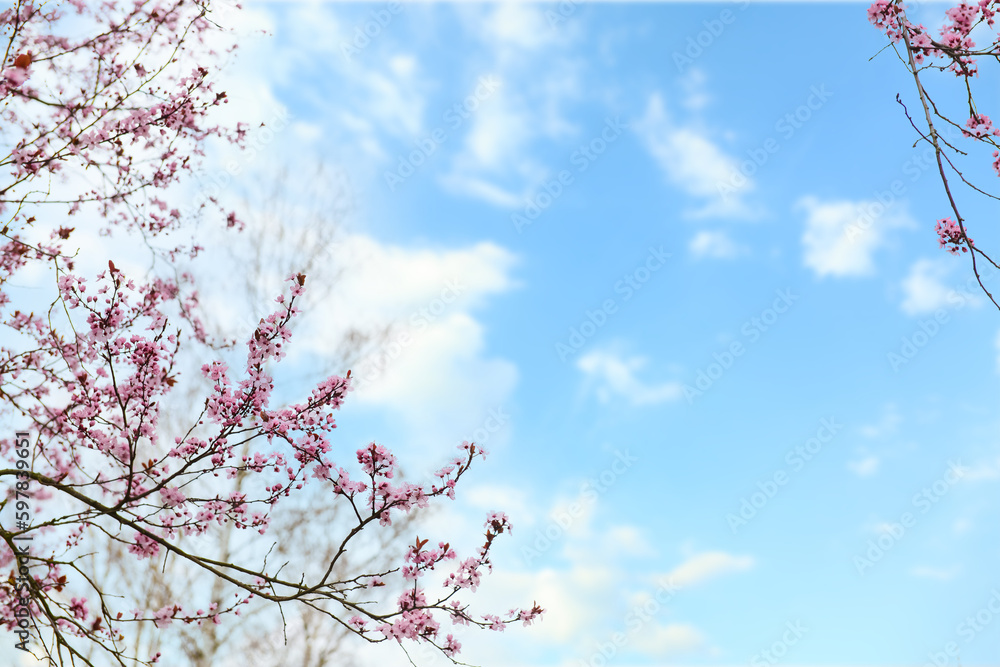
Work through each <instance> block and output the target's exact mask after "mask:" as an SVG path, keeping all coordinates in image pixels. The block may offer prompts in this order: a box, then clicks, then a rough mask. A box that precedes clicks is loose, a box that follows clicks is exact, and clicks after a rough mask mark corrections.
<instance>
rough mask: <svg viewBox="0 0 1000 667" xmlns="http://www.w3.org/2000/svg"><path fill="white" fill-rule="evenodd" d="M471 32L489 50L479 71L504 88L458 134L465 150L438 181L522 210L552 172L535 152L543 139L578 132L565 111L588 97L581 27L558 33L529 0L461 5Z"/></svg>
mask: <svg viewBox="0 0 1000 667" xmlns="http://www.w3.org/2000/svg"><path fill="white" fill-rule="evenodd" d="M456 11H457V12H458V14H459V18H460V19H461V20H462V21H463V23H464V27H465V29H466V31H467V32H469V33H470V34H471V35H473V36H474V37H475V38H476V40H477V42H478V43H479V44H481V45H482V46H483V47H484V52H483V53H482V55H481V56H480V57H479V58H477V59H476V62H475V63H472V62H470V63H469V64H470V65H472V66H475V67H476V68H477V70H479V71H488V72H491V73H493V75H494V77H495V78H496V79H497V80H499V81H501V82H506V81H512V82H519V85H516V86H515V85H510V86H506V85H501V86H500V87H499V88H498V89H496V90H495V91H494V92H492V93H491V94H490V96H489V98H488V99H486V100H485V101H484V102H483V103H482V104H481V105H480V106H479V107H478V108H477V109H476V110H475V111H473V112H472V113H470V114H469V116H468V118H467V119H463V124H462V125H461V126H460V127H457V128H454V130H453V131H452V133H453V134H454V135H456V137H458V140H457V141H456V142H455V143H456V144H457V147H458V150H457V152H456V153H454V154H453V155H452V156H451V157H450V160H449V161H448V162H447V163H446V165H447V166H446V167H445V169H446V171H445V172H444V173H442V174H441V175H440V176H439V182H440V183H441V184H442V185H443V186H444V187H445V188H447V189H448V190H449V191H451V192H454V193H458V194H462V195H466V196H471V197H475V198H478V199H482V200H484V201H486V202H488V203H490V204H492V205H495V206H499V207H503V208H517V207H519V206H521V205H523V203H524V200H525V199H526V198H527V197H528V196H529V195H530V194H531V192H532V191H533V190H534V189H536V188H537V187H539V186H540V185H541V183H542V181H543V179H544V178H545V177H546V176H548V175H549V173H548V172H549V171H550V169H549V168H548V167H547V166H545V165H542V164H540V163H539V162H538V160H537V159H536V158H535V157H534V155H533V152H534V149H535V146H536V145H537V144H538V143H539V142H540V141H542V140H546V139H549V140H551V139H560V138H563V137H567V136H572V135H573V134H575V133H576V132H577V131H578V128H577V127H576V126H575V125H574V124H573V123H571V122H569V121H568V120H567V118H566V116H565V113H564V109H563V107H564V105H565V102H566V101H567V100H574V99H576V98H578V97H580V95H581V94H582V87H581V84H580V68H581V61H580V60H579V59H578V58H574V57H570V56H569V49H568V47H569V46H570V45H571V44H572V43H573V42H574V41H575V34H576V31H575V30H572V29H569V30H552V29H551V27H550V26H549V25H548V22H547V20H546V18H545V11H546V10H544V8H542V7H538V6H534V5H531V4H528V3H500V4H497V5H495V6H480V5H475V4H468V5H466V4H461V5H459V6H457V7H456Z"/></svg>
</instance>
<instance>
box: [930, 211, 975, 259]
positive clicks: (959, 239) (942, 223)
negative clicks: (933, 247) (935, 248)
mask: <svg viewBox="0 0 1000 667" xmlns="http://www.w3.org/2000/svg"><path fill="white" fill-rule="evenodd" d="M934 231H935V232H937V235H938V245H940V246H941V247H942V248H944V249H945V250H947V251H948V252H950V253H951V254H953V255H957V254H958V251H959V249H961V251H962V252H969V247H971V246H972V245H973V242H972V239H970V238H969V237H968V236H966V234H965V232H963V231H962V229H961V227H959V226H958V223H957V222H955V221H954V220H952V219H951V218H942V219H941V220H938V221H937V225H936V226H935V227H934Z"/></svg>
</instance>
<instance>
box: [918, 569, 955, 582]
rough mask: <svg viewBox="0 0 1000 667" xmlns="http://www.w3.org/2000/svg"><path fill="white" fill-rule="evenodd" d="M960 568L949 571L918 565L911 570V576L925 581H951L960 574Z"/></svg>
mask: <svg viewBox="0 0 1000 667" xmlns="http://www.w3.org/2000/svg"><path fill="white" fill-rule="evenodd" d="M958 571H959V568H958V567H951V568H948V569H944V568H939V567H928V566H926V565H916V566H914V567H911V568H910V574H912V575H913V576H914V577H921V578H924V579H937V580H939V581H951V580H952V579H954V578H955V575H956V574H958Z"/></svg>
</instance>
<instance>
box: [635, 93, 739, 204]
mask: <svg viewBox="0 0 1000 667" xmlns="http://www.w3.org/2000/svg"><path fill="white" fill-rule="evenodd" d="M634 126H635V128H636V131H637V132H638V134H639V137H640V138H641V139H642V141H643V143H644V144H645V147H646V150H648V151H649V153H650V155H652V156H653V158H654V159H655V160H656V161H657V163H658V164H659V165H660V168H661V169H663V171H664V173H665V175H666V177H667V180H668V181H669V182H670V183H672V184H673V185H675V186H677V187H678V188H680V189H681V190H683V191H684V192H686V193H687V194H689V195H691V196H692V197H695V198H698V199H701V200H708V201H707V203H705V204H703V205H702V207H701V208H699V209H696V210H689V211H687V212H686V214H687V215H688V216H689V217H692V218H709V217H713V218H716V217H720V218H751V217H754V215H755V214H754V213H753V212H752V211H751V210H750V209H749V208H748V207H747V205H746V204H745V202H743V200H742V196H743V195H745V194H746V193H748V192H750V191H752V190H753V189H754V183H753V180H752V179H749V178H747V179H745V180H744V181H735V182H734V181H733V178H734V174H738V173H739V162H738V160H736V158H733V157H731V156H729V155H726V154H725V152H724V151H723V150H722V149H721V148H719V147H718V146H717V145H716V144H715V143H714V142H713V141H712V139H711V135H709V133H708V132H706V131H704V130H701V129H698V128H695V127H693V126H687V127H685V126H682V125H680V124H678V123H675V122H674V121H673V120H671V119H670V117H669V116H668V115H667V111H666V109H665V106H664V103H663V98H662V97H661V96H660V95H659V94H658V93H654V94H653V95H652V96H651V97H650V99H649V103H648V105H647V106H646V113H645V115H644V116H643V118H642V119H640V120H639V121H638V122H636V123H635V124H634ZM736 183H741V185H739V186H737V185H736ZM727 186H728V187H729V188H732V190H733V192H732V193H728V192H725V188H726V187H727Z"/></svg>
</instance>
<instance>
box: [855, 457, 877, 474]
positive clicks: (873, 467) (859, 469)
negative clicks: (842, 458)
mask: <svg viewBox="0 0 1000 667" xmlns="http://www.w3.org/2000/svg"><path fill="white" fill-rule="evenodd" d="M878 466H879V458H878V457H877V456H871V455H869V456H865V457H864V458H862V459H860V460H857V461H848V462H847V467H848V469H850V471H851V472H853V473H854V474H855V475H857V476H859V477H868V476H870V475H874V474H875V472H876V471H877V470H878Z"/></svg>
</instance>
